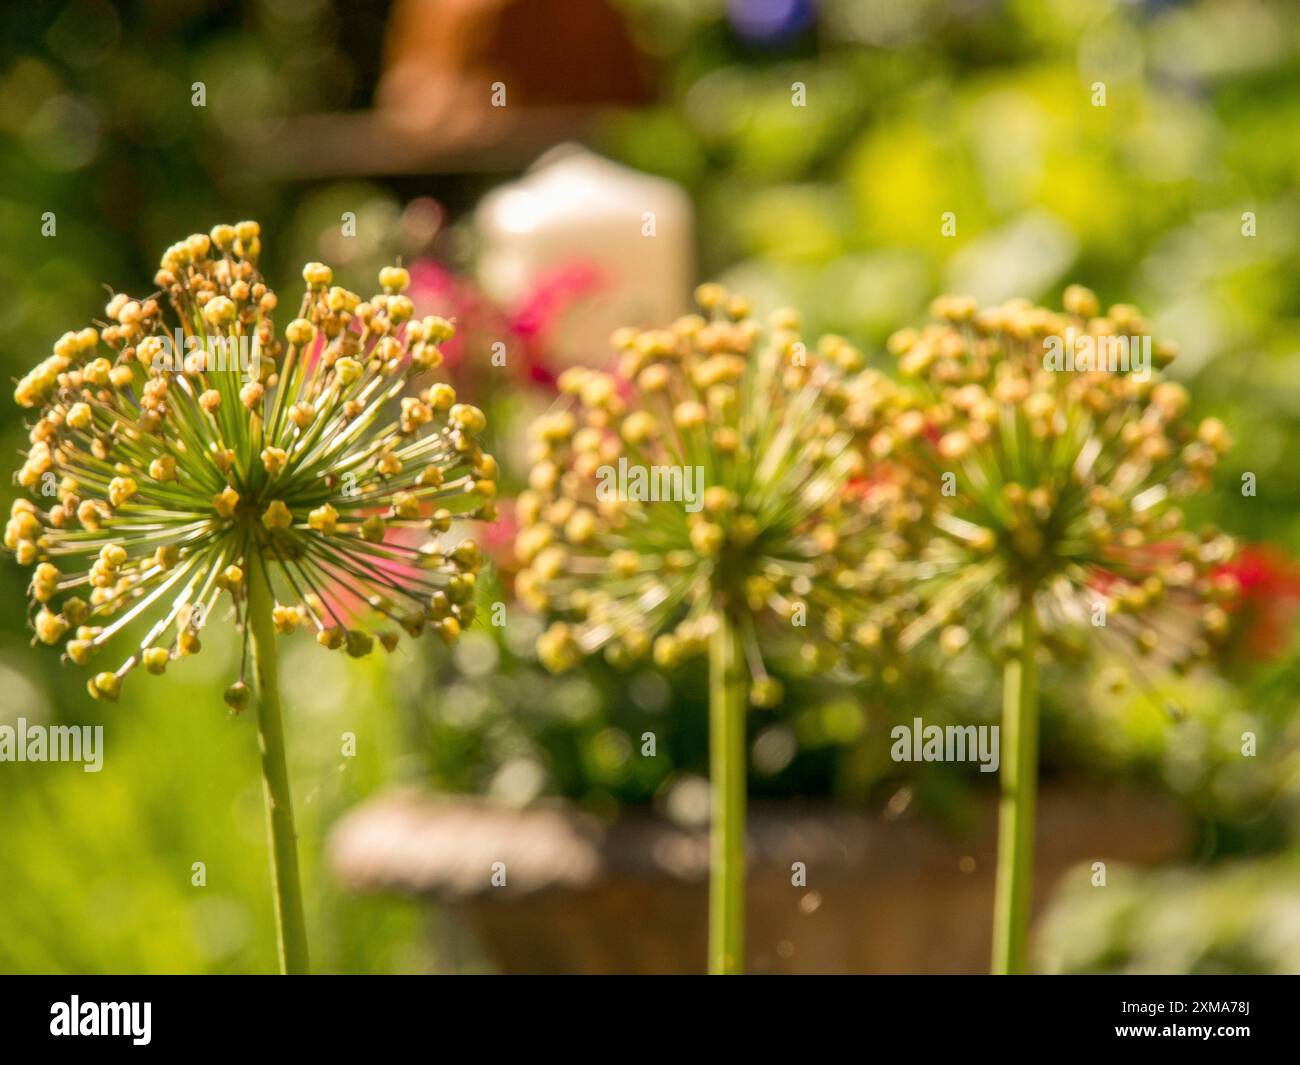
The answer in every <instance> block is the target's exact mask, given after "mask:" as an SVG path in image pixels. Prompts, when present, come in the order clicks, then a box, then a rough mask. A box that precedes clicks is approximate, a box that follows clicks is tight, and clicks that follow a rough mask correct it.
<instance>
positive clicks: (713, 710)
mask: <svg viewBox="0 0 1300 1065" xmlns="http://www.w3.org/2000/svg"><path fill="white" fill-rule="evenodd" d="M747 690H748V681H747V678H746V670H745V664H744V658H743V649H742V647H741V645H740V640H739V638H738V635H737V632H736V627H735V623H734V621H733V620H732V619H731V617H730V616H729V615H728V613H727V612H726V611H719V613H718V625H717V628H716V629H715V630H714V631H713V634H712V636H711V637H710V641H709V786H710V792H711V798H712V802H711V807H710V809H711V811H712V826H711V830H710V836H709V972H710V974H712V975H715V976H722V975H730V974H734V973H739V972H742V971H743V970H744V965H745V790H746V789H745V711H746V708H747V703H748V698H747V694H746V693H747Z"/></svg>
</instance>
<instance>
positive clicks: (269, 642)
mask: <svg viewBox="0 0 1300 1065" xmlns="http://www.w3.org/2000/svg"><path fill="white" fill-rule="evenodd" d="M249 571H250V572H249V574H248V618H247V620H248V626H249V631H250V633H251V636H252V646H253V695H254V698H255V700H256V702H257V743H258V747H259V749H260V750H261V753H262V794H263V796H264V797H265V799H266V827H267V832H268V835H269V837H270V844H271V888H272V890H273V891H274V892H275V927H276V938H277V941H278V945H279V953H280V971H281V972H282V973H289V974H299V973H306V972H307V971H308V964H307V926H306V923H305V921H304V920H303V915H302V885H301V884H300V882H299V879H298V836H297V833H296V832H295V831H294V827H293V801H292V798H291V796H290V793H289V768H288V766H287V765H286V764H285V757H284V722H283V721H282V719H281V717H280V685H279V678H278V666H277V664H276V650H275V626H274V624H273V623H272V620H271V610H272V608H273V607H274V606H275V600H274V598H273V597H272V595H271V585H270V582H269V581H268V579H267V575H266V566H265V564H264V563H263V562H262V561H261V560H260V559H258V558H256V557H254V560H253V562H252V564H251V565H250V566H249Z"/></svg>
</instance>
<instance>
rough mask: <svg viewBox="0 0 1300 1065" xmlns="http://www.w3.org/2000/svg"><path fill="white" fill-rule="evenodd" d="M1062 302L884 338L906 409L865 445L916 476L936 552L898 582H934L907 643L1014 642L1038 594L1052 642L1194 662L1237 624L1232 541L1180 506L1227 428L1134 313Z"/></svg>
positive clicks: (1085, 297) (991, 312)
mask: <svg viewBox="0 0 1300 1065" xmlns="http://www.w3.org/2000/svg"><path fill="white" fill-rule="evenodd" d="M1064 304H1065V309H1064V310H1063V311H1052V310H1048V309H1046V308H1042V307H1034V306H1031V305H1030V304H1029V303H1028V302H1026V301H1023V300H1012V301H1010V302H1008V303H1005V304H1003V305H1001V306H998V307H992V308H986V309H980V308H978V307H977V306H976V304H975V302H974V301H973V300H970V299H965V298H960V297H943V298H941V299H939V300H937V301H936V302H935V305H934V307H933V314H934V317H935V319H936V321H935V322H934V323H933V324H931V325H928V326H926V327H925V328H923V329H921V330H915V329H906V330H903V331H901V332H900V333H897V334H895V335H894V337H892V338H891V340H890V344H889V347H890V350H891V352H892V353H893V354H894V355H895V356H896V357H897V358H898V360H899V368H900V370H901V373H902V376H903V380H904V387H905V388H906V389H907V390H908V391H909V393H910V397H911V403H910V404H909V405H908V406H907V407H906V408H905V409H901V410H899V411H898V412H897V413H896V414H895V415H894V417H893V418H892V419H891V421H890V423H889V424H888V425H887V426H886V427H884V428H883V429H882V430H881V431H880V432H879V433H877V434H876V436H875V438H874V439H873V441H872V445H871V447H872V451H873V453H874V454H876V455H878V456H886V455H888V456H890V457H892V458H893V459H894V460H896V461H898V462H900V463H901V464H902V465H904V466H905V467H906V468H908V469H909V470H910V480H909V481H908V484H907V491H908V492H909V494H911V495H912V496H914V497H915V498H916V499H918V500H920V501H922V502H923V503H924V513H925V515H926V521H925V523H924V527H925V529H926V537H927V541H928V542H927V543H926V544H925V545H924V547H923V551H922V556H923V557H922V558H921V560H920V562H918V563H917V565H916V566H914V567H903V568H901V569H899V570H896V571H895V572H894V574H893V575H892V577H890V578H889V580H888V581H887V582H886V583H890V582H892V586H893V589H894V591H895V593H896V594H900V595H901V594H903V592H902V589H904V588H905V587H907V585H908V582H909V581H910V580H912V579H913V578H914V577H916V576H917V575H918V574H920V575H921V576H923V577H924V578H926V579H925V580H924V581H923V582H922V583H921V585H920V586H919V589H920V590H919V594H920V596H921V598H922V600H923V606H922V608H921V609H920V610H919V611H918V616H916V617H915V619H914V620H913V621H912V622H911V623H910V624H909V625H908V626H907V627H906V628H905V629H904V631H903V633H902V636H901V639H902V643H903V646H904V649H909V648H910V647H911V646H913V645H915V644H916V643H917V642H918V641H919V640H920V639H921V638H922V637H924V636H926V635H928V634H929V633H931V632H936V631H937V632H939V633H940V634H941V638H942V640H943V642H944V645H945V649H948V650H950V651H952V652H953V653H955V652H957V651H959V650H960V649H961V648H962V647H963V646H965V644H966V642H967V641H966V636H968V633H967V632H966V628H967V627H968V626H975V625H978V626H987V627H988V628H989V629H990V631H991V632H992V633H994V634H996V633H998V632H1001V631H1005V623H1006V622H1007V620H1008V618H1009V615H1010V611H1011V610H1012V609H1014V605H1013V601H1014V599H1015V597H1017V596H1020V595H1030V596H1032V597H1033V600H1034V604H1035V606H1036V609H1037V614H1038V619H1039V626H1040V628H1041V630H1042V631H1043V633H1044V634H1045V636H1046V638H1047V639H1048V641H1049V646H1051V645H1053V644H1054V645H1055V646H1056V647H1057V649H1058V650H1061V651H1068V650H1076V651H1077V650H1083V649H1086V646H1087V644H1088V642H1089V641H1088V636H1089V634H1091V635H1092V636H1093V637H1095V638H1096V639H1097V640H1099V641H1104V642H1106V643H1107V644H1109V645H1110V646H1111V647H1112V648H1113V649H1115V650H1117V651H1119V652H1121V653H1128V652H1132V653H1136V654H1137V655H1140V656H1152V657H1155V658H1157V659H1162V660H1163V661H1165V662H1167V663H1169V664H1173V665H1175V666H1179V667H1182V666H1186V665H1187V664H1189V663H1190V662H1191V661H1192V660H1194V659H1195V658H1196V657H1198V656H1200V655H1203V654H1205V653H1206V652H1207V651H1208V648H1209V643H1210V641H1211V640H1213V639H1214V638H1215V637H1217V636H1219V635H1221V634H1222V632H1223V629H1224V627H1225V625H1226V615H1225V613H1224V611H1223V608H1222V606H1221V603H1222V601H1223V599H1224V598H1225V597H1227V596H1229V595H1230V594H1231V593H1232V588H1231V587H1230V584H1231V581H1230V580H1228V579H1225V578H1224V577H1223V576H1222V574H1221V567H1222V564H1223V563H1224V562H1226V561H1227V560H1228V559H1229V558H1230V557H1231V555H1232V551H1233V544H1232V541H1231V540H1230V539H1229V538H1228V537H1226V536H1223V535H1221V534H1220V533H1218V532H1217V531H1215V530H1213V529H1210V530H1206V531H1204V532H1202V533H1199V534H1193V533H1189V532H1187V531H1186V530H1185V529H1184V528H1183V513H1182V510H1181V508H1180V503H1181V501H1182V500H1183V499H1185V498H1186V497H1188V496H1190V495H1194V494H1196V493H1199V492H1203V491H1205V490H1206V489H1207V488H1208V487H1209V485H1210V477H1211V474H1212V472H1213V470H1214V467H1215V465H1216V464H1217V462H1218V460H1219V459H1220V457H1221V456H1222V455H1223V454H1224V453H1225V452H1226V451H1227V449H1228V447H1229V440H1228V434H1227V432H1226V430H1225V429H1224V427H1223V425H1222V423H1220V422H1219V421H1217V420H1216V419H1213V418H1209V419H1206V420H1204V421H1201V422H1200V423H1199V424H1198V423H1195V422H1192V421H1190V420H1189V419H1188V417H1187V409H1188V406H1189V397H1188V394H1187V392H1186V390H1185V389H1184V388H1183V387H1182V386H1181V385H1180V384H1177V383H1176V382H1173V381H1170V380H1167V379H1165V378H1164V376H1163V375H1162V373H1161V370H1162V368H1163V367H1164V366H1166V365H1167V364H1168V363H1169V362H1170V361H1171V360H1172V358H1173V356H1174V348H1173V346H1172V345H1170V344H1167V343H1164V342H1160V341H1153V340H1152V338H1151V336H1150V334H1149V331H1148V329H1147V326H1146V324H1145V322H1144V321H1143V319H1142V316H1141V314H1140V312H1139V311H1138V310H1137V309H1136V308H1135V307H1132V306H1130V305H1127V304H1121V305H1116V306H1114V307H1111V308H1110V309H1109V310H1108V311H1107V312H1106V314H1104V315H1103V314H1102V313H1101V310H1100V307H1099V304H1098V301H1097V297H1096V296H1095V295H1094V294H1093V293H1092V292H1090V291H1089V290H1087V289H1085V288H1082V287H1081V286H1071V287H1070V288H1069V289H1068V290H1067V291H1066V294H1065V299H1064ZM1216 574H1218V575H1217V576H1216ZM916 590H917V588H916V587H913V588H912V591H916ZM882 601H884V602H889V601H890V599H889V597H888V596H887V595H886V596H884V597H882Z"/></svg>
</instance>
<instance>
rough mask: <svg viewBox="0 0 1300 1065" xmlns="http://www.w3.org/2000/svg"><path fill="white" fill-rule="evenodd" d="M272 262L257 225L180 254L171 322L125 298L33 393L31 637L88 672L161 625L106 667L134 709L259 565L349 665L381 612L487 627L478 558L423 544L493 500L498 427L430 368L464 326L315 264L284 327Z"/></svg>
mask: <svg viewBox="0 0 1300 1065" xmlns="http://www.w3.org/2000/svg"><path fill="white" fill-rule="evenodd" d="M259 252H260V228H259V227H258V225H257V223H255V222H241V223H239V224H238V225H236V226H227V225H221V226H216V227H214V228H213V230H212V232H211V234H210V235H203V234H199V235H196V236H193V237H190V238H189V239H188V240H186V241H183V242H181V243H179V244H176V245H173V246H172V247H171V248H169V249H168V250H167V252H166V253H165V254H164V256H163V259H162V263H161V267H160V270H159V272H158V275H157V280H158V283H159V284H160V286H162V288H163V290H164V293H165V295H166V297H167V301H168V302H169V303H170V305H171V307H172V309H173V311H174V314H175V320H174V321H173V320H172V319H171V318H170V317H169V316H168V315H166V314H165V313H164V310H163V305H162V304H161V303H160V302H159V300H158V299H153V298H149V299H144V300H132V299H130V298H128V297H126V296H124V295H116V296H114V297H113V298H112V299H111V300H110V301H109V303H108V306H107V307H106V309H105V312H106V315H107V317H108V319H109V320H110V324H109V325H108V326H106V327H105V328H104V329H103V331H102V333H101V332H99V331H96V330H95V329H85V330H82V331H80V332H75V333H67V334H65V335H64V336H63V337H62V338H61V339H60V340H59V341H58V342H57V343H56V344H55V346H54V353H53V354H52V355H51V356H50V357H49V358H47V359H45V360H44V361H43V362H41V363H40V364H39V365H38V366H37V367H36V368H35V369H33V370H32V371H31V372H30V373H28V374H27V375H26V376H25V377H24V378H23V379H22V380H21V381H20V382H19V384H18V386H17V388H16V390H15V399H16V401H17V402H18V403H19V404H20V405H21V406H23V407H26V408H28V409H29V410H31V411H32V412H33V413H34V415H35V418H36V420H35V422H34V423H33V424H32V426H31V431H30V441H31V443H30V446H29V448H28V451H27V454H26V461H25V463H24V465H23V467H22V469H21V470H20V472H19V474H18V480H19V482H20V483H21V484H22V485H24V486H25V487H28V488H31V489H33V490H35V491H36V497H35V499H34V500H27V499H19V500H18V501H17V502H15V503H14V505H13V509H12V511H11V514H10V518H9V521H8V524H7V525H6V528H5V539H4V544H5V546H6V547H7V548H8V549H9V550H11V551H12V552H14V554H15V556H16V557H17V558H18V560H19V561H20V562H21V563H23V564H25V565H31V566H34V570H33V574H32V582H31V587H30V594H31V598H32V601H33V603H34V604H37V605H38V606H39V609H37V610H36V611H35V613H34V615H33V621H32V625H33V628H34V629H35V632H36V637H37V639H39V640H41V641H42V642H45V643H58V642H60V641H62V640H64V639H65V638H66V637H67V636H68V635H69V634H71V635H72V636H73V638H72V639H71V640H68V642H67V643H66V653H67V656H68V657H69V658H70V659H72V660H73V661H74V662H77V663H85V662H88V661H90V660H91V659H92V657H94V656H95V654H96V653H97V652H99V651H100V650H101V649H102V648H103V647H104V646H105V645H106V644H108V643H109V642H110V641H113V640H114V638H115V637H118V636H119V635H120V634H122V633H123V630H125V629H127V627H128V626H131V625H132V624H133V623H138V624H139V625H140V626H141V627H142V628H143V629H145V630H146V631H144V633H143V638H142V639H141V640H140V642H139V644H138V646H137V647H136V648H135V649H134V651H132V652H130V653H129V655H128V657H127V658H126V660H125V661H124V662H122V664H121V665H120V666H118V667H117V668H116V670H114V671H113V672H101V673H99V674H97V675H96V676H95V677H94V679H92V680H91V682H90V684H89V690H90V693H91V694H92V695H94V696H95V697H96V698H102V699H116V698H117V697H118V694H119V692H120V690H121V681H122V679H123V677H125V676H126V674H127V673H129V672H130V671H131V670H132V669H134V668H135V667H136V666H138V665H143V666H144V667H145V669H146V670H147V671H148V672H150V673H162V672H163V671H164V669H165V668H166V666H167V663H168V661H169V660H170V659H171V658H173V657H180V656H185V655H190V654H195V653H197V652H198V651H199V649H200V646H201V645H200V640H199V636H198V630H199V629H200V628H201V627H202V626H203V624H204V623H205V621H206V619H208V618H210V617H212V616H213V614H212V611H213V610H214V609H216V608H217V607H218V605H219V603H218V600H219V599H221V598H222V597H223V596H224V597H226V598H227V599H228V600H229V601H230V606H231V608H232V612H233V614H234V617H235V619H236V622H237V624H239V625H240V626H241V627H243V628H245V629H246V628H247V626H246V625H245V624H244V622H245V611H246V599H247V595H248V583H249V581H250V580H251V579H254V578H256V579H259V580H264V581H266V582H267V584H268V585H269V588H270V591H271V593H272V594H273V595H274V598H275V599H276V600H277V603H278V605H276V607H275V610H274V623H275V627H276V629H277V630H278V631H280V632H282V633H288V632H292V631H293V630H294V629H295V628H297V627H298V626H299V625H309V626H312V627H314V628H315V629H316V632H317V634H318V639H319V640H320V642H321V643H323V644H324V645H325V646H328V647H346V648H347V650H348V652H349V653H350V654H353V655H361V654H365V653H366V652H367V651H369V650H370V648H371V647H372V646H373V641H372V639H371V637H370V636H369V635H367V634H366V633H365V632H364V631H362V629H361V628H360V626H361V625H363V624H366V623H368V622H369V620H370V619H372V618H374V617H376V616H383V617H386V618H388V619H391V621H392V622H394V623H396V627H398V628H402V629H405V630H406V631H407V632H410V633H413V634H415V633H418V632H420V631H422V629H423V627H424V622H425V621H432V620H437V621H439V622H443V623H445V622H447V621H451V622H454V623H455V624H456V626H459V624H460V622H461V621H462V620H463V621H465V622H466V623H468V620H469V618H470V616H472V604H470V603H469V602H468V600H467V599H465V598H463V597H462V595H461V593H462V591H463V590H464V589H465V588H466V587H468V588H471V589H472V587H473V584H472V581H473V577H474V574H475V572H476V571H477V569H478V567H479V565H480V555H479V553H478V551H477V550H476V549H470V548H468V547H466V546H464V545H460V546H457V547H454V548H447V549H441V548H439V549H438V550H437V552H436V555H435V556H432V557H434V558H435V559H436V561H434V562H432V563H431V561H430V559H431V556H430V555H429V554H427V553H425V552H422V551H421V550H420V547H419V540H420V539H421V538H423V537H427V536H428V534H429V533H430V532H431V531H432V532H447V531H448V529H449V528H450V526H451V523H452V520H453V518H454V517H462V518H475V517H486V516H490V515H491V514H492V513H493V512H492V509H491V506H492V505H491V504H490V503H488V502H487V500H489V499H490V498H491V497H492V496H493V495H494V494H495V480H496V472H497V467H496V464H495V462H494V461H493V460H492V458H491V456H490V455H487V454H485V453H484V452H483V451H482V449H481V447H480V445H479V442H478V436H479V434H480V433H481V432H482V431H483V429H484V427H485V422H486V419H485V418H484V417H483V414H482V412H481V411H479V410H478V409H477V408H475V407H470V406H467V405H465V404H457V403H456V397H455V393H454V391H452V390H451V389H450V387H449V386H446V385H441V386H433V387H432V388H431V387H430V385H429V383H428V382H427V381H426V380H425V378H426V377H427V372H426V371H427V370H428V368H429V367H430V366H432V365H436V362H437V360H436V359H435V358H433V357H432V356H433V355H434V354H436V346H437V344H438V343H440V342H441V341H442V340H445V339H447V338H448V337H449V336H450V335H451V327H450V324H449V323H447V322H445V321H443V320H442V319H427V320H425V321H423V322H415V323H409V324H408V323H406V322H405V319H406V318H407V317H409V306H407V305H408V304H409V301H408V300H406V299H405V297H402V296H399V295H398V294H399V293H400V292H401V290H402V289H403V288H404V287H405V286H406V283H407V281H408V278H407V274H406V271H405V270H402V269H400V268H389V269H386V270H384V271H383V273H382V275H381V282H380V283H381V285H382V286H383V288H384V289H385V292H386V294H385V295H381V296H376V297H375V298H374V299H373V300H371V301H370V302H368V303H367V302H363V301H362V300H361V299H360V297H358V296H355V295H354V294H352V293H348V292H346V291H344V290H342V289H338V288H334V289H331V288H330V287H329V286H330V285H331V283H332V281H333V274H332V272H331V271H330V269H329V267H327V266H324V265H323V264H320V263H309V264H308V265H307V266H306V267H305V268H304V270H303V277H304V279H305V281H306V282H307V291H306V293H305V294H304V296H303V299H302V301H301V305H300V307H299V309H298V316H297V317H296V318H295V319H294V320H293V321H292V322H290V323H289V325H288V327H287V328H286V330H285V332H284V335H283V339H281V338H280V336H278V335H277V333H276V329H275V326H274V323H273V322H272V320H271V317H270V313H271V311H272V310H273V309H274V308H275V306H276V302H277V301H276V297H275V294H274V293H273V292H271V290H270V289H268V288H267V286H266V284H265V282H264V281H263V280H262V277H261V275H260V273H259V272H258V268H257V259H258V255H259ZM403 301H405V302H403ZM363 310H364V313H363ZM176 325H179V329H176V328H175V326H176ZM173 331H174V332H173ZM173 335H174V336H176V337H185V338H188V339H189V341H190V343H187V345H186V351H185V352H184V353H181V352H172V351H171V350H170V347H171V346H173V345H172V342H171V338H172V336H173ZM194 342H197V343H194ZM435 389H436V392H435ZM431 393H432V394H436V396H437V400H438V401H437V402H436V403H435V402H426V401H422V400H420V399H418V398H416V397H418V396H421V395H423V396H429V395H430V394H431ZM412 401H414V402H415V403H417V404H419V408H418V410H416V411H415V412H414V413H413V414H409V415H408V412H410V410H411V408H410V406H409V404H410V403H411V402H412ZM47 508H48V509H47ZM436 546H437V545H436V544H435V547H436ZM467 582H469V583H467ZM452 591H454V592H455V595H452V594H451V592H452ZM444 593H447V606H446V607H445V609H443V610H441V611H440V612H439V613H438V614H436V615H435V614H434V613H433V611H432V609H431V608H430V606H429V605H428V604H429V602H430V599H431V597H433V596H436V595H439V594H444ZM60 600H61V601H60ZM455 631H458V630H457V629H455V628H453V627H452V626H450V625H446V624H443V625H442V627H441V629H440V630H439V633H440V635H441V636H443V637H444V638H447V636H448V635H449V633H454V632H455ZM247 639H248V633H247V632H245V640H246V641H247ZM382 639H383V641H384V646H386V647H387V646H389V645H390V643H391V640H392V630H391V628H387V627H386V628H385V630H384V636H383V637H382ZM245 659H247V655H245ZM246 693H247V687H246V685H245V684H244V682H243V681H242V680H241V681H240V682H238V683H237V684H235V685H232V686H231V688H230V689H229V690H228V691H227V694H226V698H227V702H229V703H230V705H231V706H232V708H234V709H236V710H238V709H239V708H240V707H241V706H242V705H243V703H244V701H246V698H247V694H246Z"/></svg>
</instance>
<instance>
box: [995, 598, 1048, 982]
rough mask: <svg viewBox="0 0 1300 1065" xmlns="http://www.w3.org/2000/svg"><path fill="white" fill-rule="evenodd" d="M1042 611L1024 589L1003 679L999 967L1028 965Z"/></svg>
mask: <svg viewBox="0 0 1300 1065" xmlns="http://www.w3.org/2000/svg"><path fill="white" fill-rule="evenodd" d="M1037 650H1038V617H1037V615H1036V614H1035V612H1034V594H1033V589H1031V588H1030V589H1025V590H1024V591H1023V592H1022V593H1021V599H1020V606H1019V610H1018V612H1017V618H1016V622H1015V631H1014V632H1013V633H1012V646H1011V651H1010V656H1009V657H1008V659H1007V663H1006V667H1005V671H1004V674H1003V681H1002V798H1001V803H1000V805H999V809H998V875H997V890H996V895H995V897H994V902H993V972H994V973H995V974H999V975H1008V974H1017V973H1024V972H1027V971H1028V953H1029V951H1028V946H1029V913H1030V903H1031V901H1032V895H1033V878H1034V806H1035V802H1036V800H1037V792H1038V666H1037V663H1036V661H1035V655H1036V653H1037Z"/></svg>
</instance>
